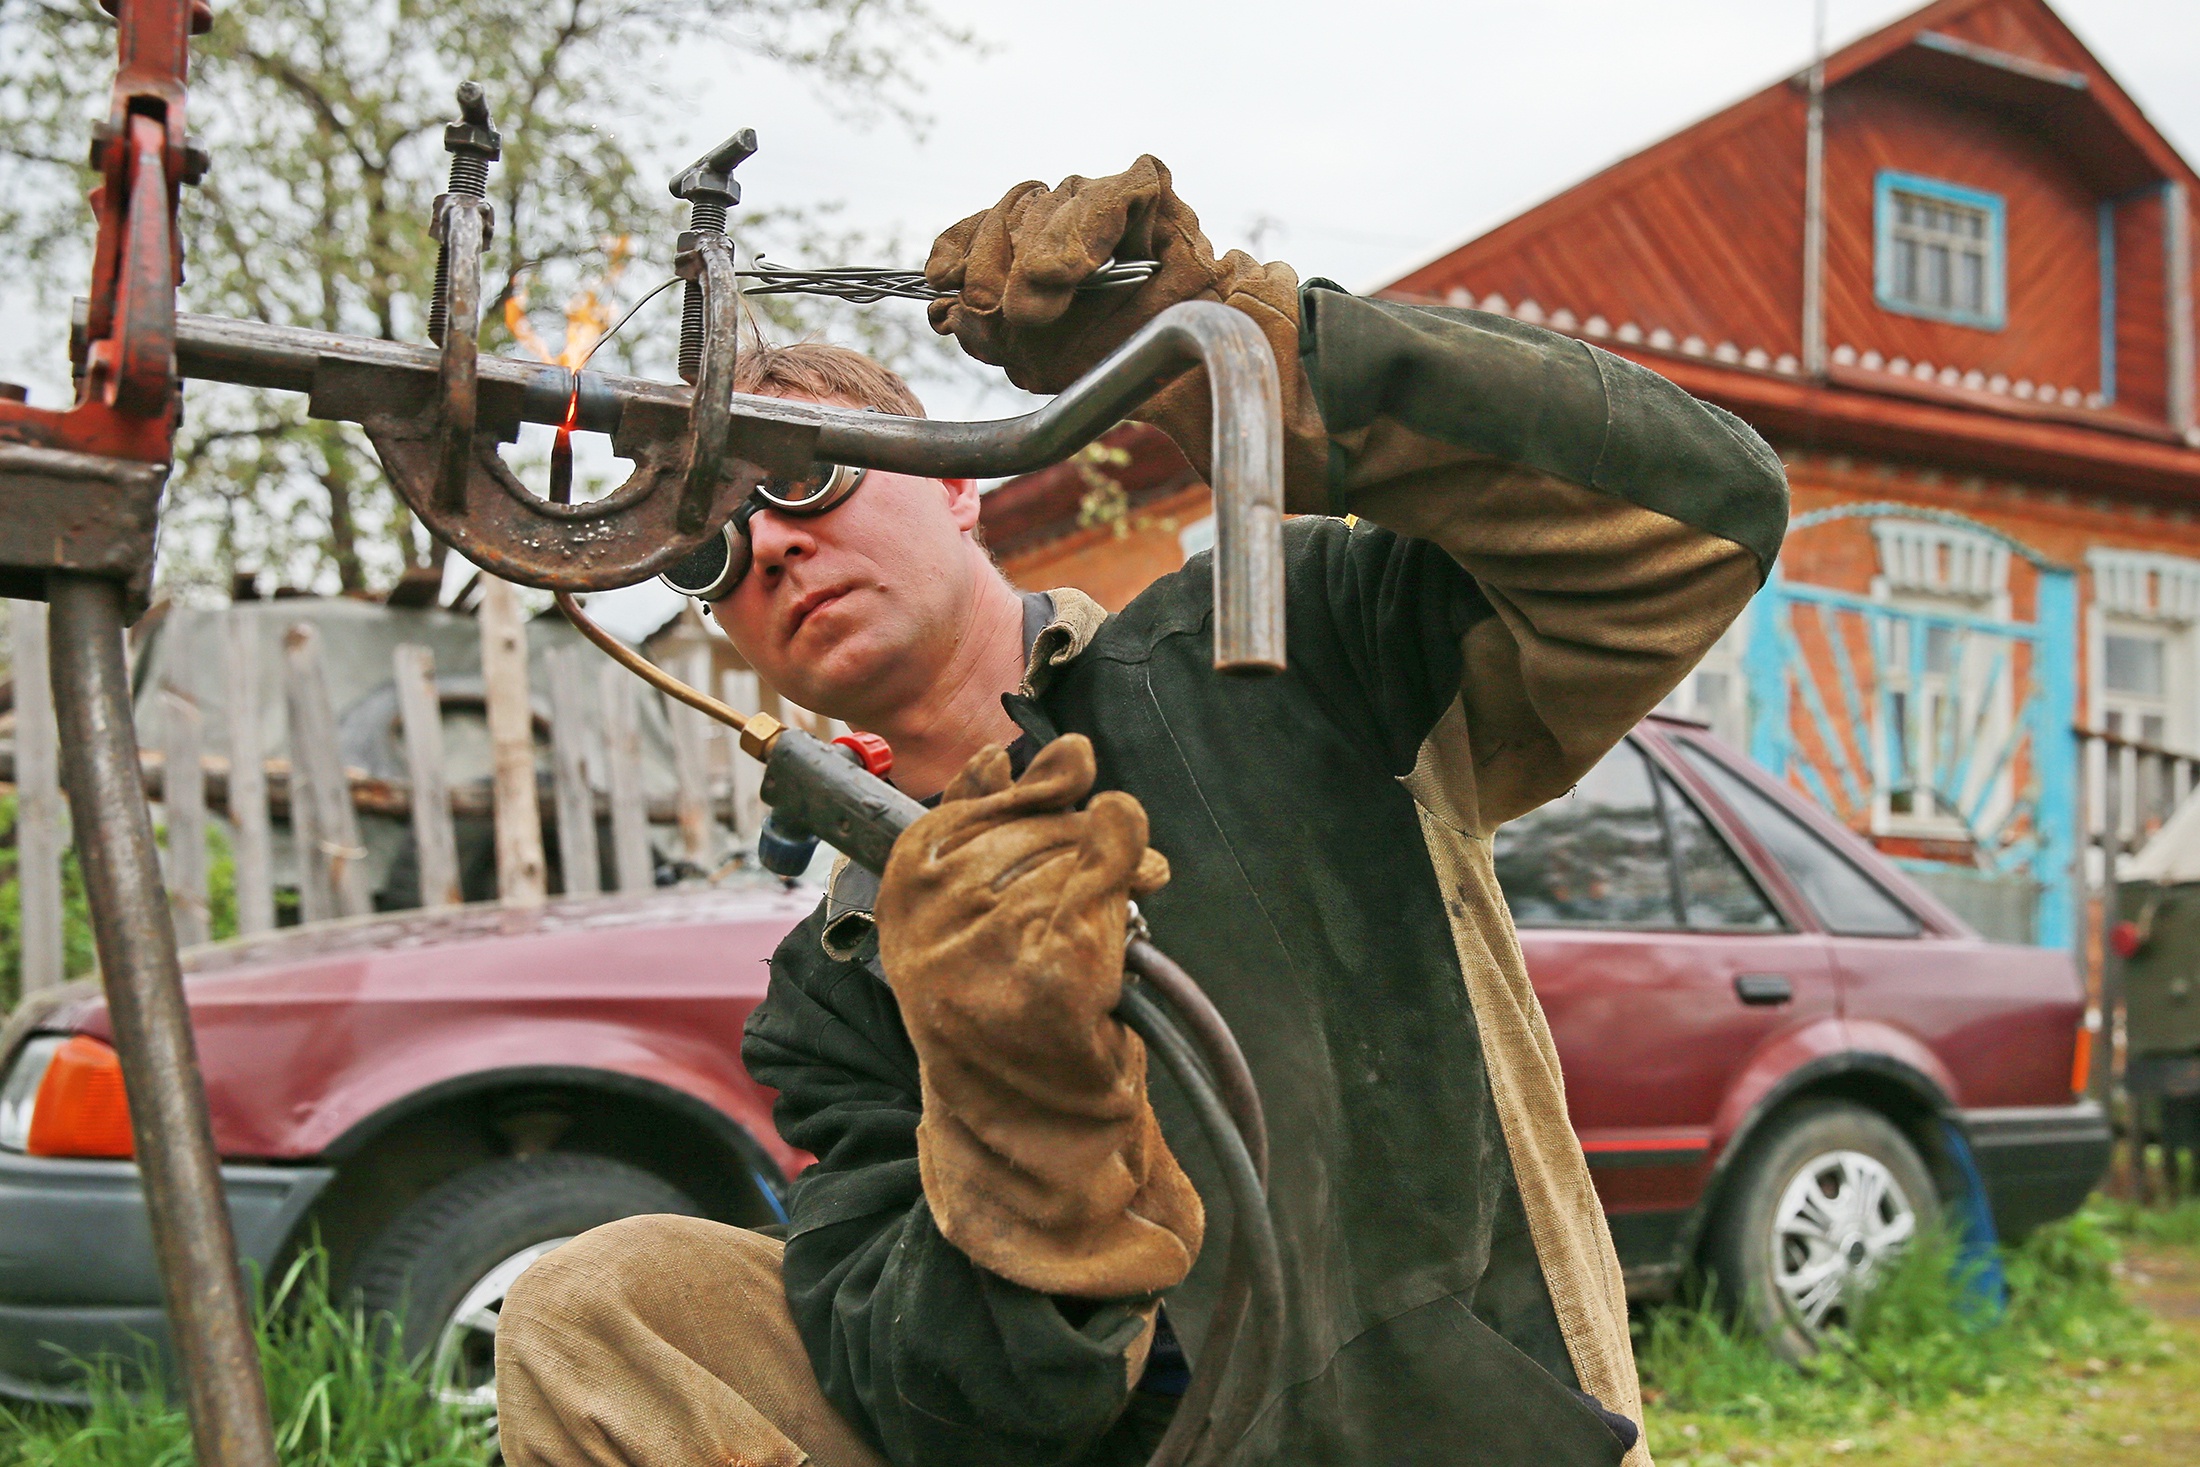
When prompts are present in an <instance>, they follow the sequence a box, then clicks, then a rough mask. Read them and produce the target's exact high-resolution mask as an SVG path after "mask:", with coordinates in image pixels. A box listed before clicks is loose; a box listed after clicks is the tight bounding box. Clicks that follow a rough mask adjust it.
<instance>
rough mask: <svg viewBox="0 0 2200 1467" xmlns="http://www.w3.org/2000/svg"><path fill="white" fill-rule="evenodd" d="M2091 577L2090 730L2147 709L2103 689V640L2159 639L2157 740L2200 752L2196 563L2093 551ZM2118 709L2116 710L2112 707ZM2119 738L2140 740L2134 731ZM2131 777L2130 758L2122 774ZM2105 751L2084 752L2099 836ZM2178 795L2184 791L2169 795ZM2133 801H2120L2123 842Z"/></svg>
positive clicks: (2134, 817) (2155, 554)
mask: <svg viewBox="0 0 2200 1467" xmlns="http://www.w3.org/2000/svg"><path fill="white" fill-rule="evenodd" d="M2085 561H2086V568H2087V569H2088V570H2089V571H2091V572H2092V580H2093V599H2092V601H2091V603H2090V604H2089V605H2088V606H2087V608H2086V679H2085V710H2086V711H2085V717H2084V722H2085V724H2086V726H2087V727H2089V728H2097V729H2101V730H2104V731H2105V730H2106V729H2107V728H2108V715H2109V713H2110V712H2111V711H2112V710H2113V711H2119V712H2126V713H2141V712H2144V711H2146V710H2144V709H2143V708H2141V707H2139V706H2138V705H2136V704H2132V703H2129V702H2127V701H2126V700H2125V699H2123V698H2121V697H2119V696H2118V695H2115V694H2112V693H2110V692H2109V690H2108V638H2109V636H2110V634H2111V633H2115V634H2118V635H2122V636H2140V637H2154V638H2159V639H2160V640H2161V642H2162V644H2163V651H2162V672H2163V698H2164V702H2165V703H2166V705H2167V707H2166V709H2165V710H2164V711H2165V713H2166V715H2167V718H2166V723H2167V727H2166V730H2165V732H2164V734H2163V742H2164V743H2165V744H2166V745H2167V746H2168V747H2169V748H2171V749H2192V748H2195V747H2200V630H2196V629H2200V559H2193V558H2191V557H2188V556H2182V555H2165V554H2163V553H2161V552H2159V551H2153V550H2121V549H2115V548H2110V547H2104V546H2095V547H2094V548H2092V549H2090V550H2088V551H2087V552H2086V556H2085ZM2119 704H2121V705H2123V706H2122V707H2118V706H2117V705H2119ZM2124 736H2125V737H2126V738H2136V737H2139V736H2140V735H2139V730H2138V729H2137V727H2136V725H2134V726H2132V727H2131V728H2130V729H2128V730H2127V731H2126V733H2125V735H2124ZM2135 771H2136V760H2133V761H2132V762H2131V764H2130V765H2129V766H2127V770H2126V773H2127V774H2132V773H2135ZM2107 779H2108V751H2107V748H2106V747H2105V746H2104V745H2102V744H2100V743H2099V742H2097V741H2094V742H2089V743H2088V745H2087V749H2086V768H2085V782H2086V811H2087V817H2086V824H2087V826H2088V833H2089V834H2091V835H2094V836H2099V835H2101V834H2102V833H2103V827H2104V825H2105V822H2106V820H2107V788H2108V785H2107ZM2175 793H2176V794H2178V795H2182V794H2183V793H2184V791H2182V790H2178V791H2176V792H2175ZM2138 821H2139V813H2138V808H2137V803H2136V802H2135V801H2129V800H2127V801H2125V802H2124V809H2123V811H2122V819H2121V820H2120V821H2119V822H2118V823H2119V824H2121V825H2122V826H2123V827H2124V829H2123V832H2122V833H2123V834H2124V835H2125V836H2127V837H2130V836H2134V835H2136V834H2137V832H2138Z"/></svg>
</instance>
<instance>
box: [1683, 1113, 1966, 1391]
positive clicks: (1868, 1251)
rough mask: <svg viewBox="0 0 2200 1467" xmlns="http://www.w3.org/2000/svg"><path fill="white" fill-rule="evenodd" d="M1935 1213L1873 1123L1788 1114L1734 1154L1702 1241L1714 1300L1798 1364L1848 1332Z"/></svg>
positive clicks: (1906, 1156) (1918, 1175)
mask: <svg viewBox="0 0 2200 1467" xmlns="http://www.w3.org/2000/svg"><path fill="white" fill-rule="evenodd" d="M1939 1217H1940V1197H1939V1194H1938V1193H1937V1192H1936V1191H1935V1190H1934V1188H1933V1181H1932V1175H1931V1173H1930V1172H1928V1171H1927V1170H1926V1168H1925V1162H1924V1159H1923V1158H1922V1157H1920V1156H1919V1155H1918V1154H1917V1148H1916V1147H1914V1146H1912V1145H1911V1144H1910V1143H1909V1141H1908V1140H1907V1139H1905V1138H1904V1136H1903V1135H1902V1133H1901V1132H1900V1131H1899V1130H1897V1129H1895V1127H1894V1125H1893V1124H1892V1123H1891V1122H1889V1121H1888V1120H1887V1119H1886V1118H1885V1117H1884V1116H1881V1115H1879V1114H1878V1113H1876V1112H1874V1111H1869V1110H1865V1109H1864V1108H1863V1107H1861V1106H1856V1105H1848V1104H1845V1103H1842V1102H1840V1101H1815V1102H1810V1103H1807V1104H1804V1105H1800V1106H1797V1107H1796V1108H1795V1109H1794V1110H1792V1111H1790V1112H1788V1113H1787V1114H1786V1115H1784V1116H1782V1117H1780V1118H1779V1119H1777V1120H1775V1121H1773V1122H1772V1123H1771V1125H1770V1126H1769V1127H1768V1128H1767V1130H1766V1133H1765V1134H1764V1135H1762V1136H1760V1137H1758V1138H1757V1139H1756V1140H1755V1141H1754V1142H1753V1143H1752V1144H1751V1146H1750V1149H1749V1152H1748V1154H1747V1155H1746V1156H1744V1157H1743V1158H1742V1161H1741V1163H1740V1165H1739V1166H1738V1167H1737V1169H1736V1172H1735V1175H1734V1177H1733V1178H1732V1180H1731V1181H1730V1182H1729V1184H1728V1185H1727V1188H1726V1191H1725V1194H1724V1196H1723V1198H1722V1200H1721V1202H1720V1205H1719V1210H1718V1212H1717V1214H1716V1215H1715V1217H1714V1219H1713V1221H1712V1225H1711V1230H1710V1232H1709V1234H1708V1236H1707V1237H1706V1239H1705V1249H1704V1251H1705V1262H1706V1263H1707V1264H1708V1265H1709V1268H1710V1271H1711V1274H1712V1277H1713V1279H1714V1281H1715V1287H1716V1288H1717V1290H1718V1296H1719V1298H1720V1299H1721V1300H1723V1301H1724V1302H1725V1304H1726V1306H1727V1307H1728V1308H1729V1309H1730V1310H1732V1311H1733V1313H1734V1314H1735V1316H1736V1317H1737V1318H1739V1319H1740V1320H1742V1321H1743V1322H1744V1323H1746V1324H1747V1325H1749V1326H1750V1327H1751V1328H1753V1329H1754V1330H1755V1331H1756V1332H1757V1333H1758V1334H1759V1335H1760V1336H1762V1337H1763V1339H1764V1341H1765V1343H1766V1344H1768V1345H1770V1346H1771V1347H1772V1349H1773V1351H1774V1352H1775V1353H1777V1354H1779V1355H1782V1356H1784V1357H1786V1358H1787V1359H1790V1360H1800V1359H1802V1358H1803V1357H1804V1356H1806V1355H1809V1354H1810V1353H1811V1352H1812V1351H1813V1350H1815V1349H1816V1348H1817V1347H1818V1342H1819V1340H1820V1339H1821V1338H1822V1337H1823V1335H1824V1334H1825V1333H1826V1331H1828V1330H1830V1329H1835V1328H1846V1327H1850V1326H1852V1325H1853V1324H1854V1322H1855V1308H1856V1305H1857V1303H1858V1301H1859V1300H1861V1299H1862V1298H1863V1295H1864V1293H1865V1291H1866V1290H1868V1289H1869V1288H1870V1287H1871V1285H1872V1283H1873V1281H1874V1280H1875V1279H1876V1278H1877V1277H1878V1276H1879V1275H1880V1274H1881V1273H1883V1272H1884V1271H1885V1270H1886V1269H1887V1268H1888V1267H1889V1266H1890V1265H1892V1264H1893V1262H1894V1261H1895V1259H1896V1258H1898V1257H1900V1256H1901V1254H1902V1250H1903V1249H1904V1248H1906V1247H1908V1246H1909V1243H1910V1240H1911V1239H1913V1238H1915V1237H1916V1236H1917V1235H1918V1234H1919V1233H1920V1232H1922V1231H1924V1230H1925V1229H1928V1228H1930V1227H1931V1226H1932V1225H1933V1224H1934V1223H1935V1222H1936V1221H1938V1219H1939Z"/></svg>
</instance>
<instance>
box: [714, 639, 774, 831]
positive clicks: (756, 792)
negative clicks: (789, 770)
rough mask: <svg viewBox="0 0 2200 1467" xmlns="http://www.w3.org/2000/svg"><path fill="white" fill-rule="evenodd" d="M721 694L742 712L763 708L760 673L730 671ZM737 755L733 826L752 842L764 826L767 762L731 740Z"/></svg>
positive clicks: (726, 701)
mask: <svg viewBox="0 0 2200 1467" xmlns="http://www.w3.org/2000/svg"><path fill="white" fill-rule="evenodd" d="M721 686H722V687H723V688H724V692H723V693H722V694H721V695H720V696H721V697H722V699H723V700H724V702H725V703H726V705H727V706H728V707H730V708H732V709H734V710H735V711H736V712H739V713H756V712H760V711H762V705H761V704H760V703H759V702H758V698H759V694H758V692H757V680H756V674H755V673H753V672H740V671H734V672H729V673H727V674H726V675H725V678H724V680H723V682H722V684H721ZM728 743H729V744H730V746H731V752H732V755H733V828H734V830H735V831H736V832H738V833H739V835H740V837H741V839H742V840H743V841H744V842H746V843H747V844H748V845H750V846H752V847H753V846H754V845H755V844H756V833H757V832H758V831H759V830H761V829H763V827H764V798H763V788H764V763H763V761H762V760H760V759H751V758H750V757H749V756H748V755H746V754H744V753H742V752H741V745H740V741H739V740H738V739H735V740H729V741H728Z"/></svg>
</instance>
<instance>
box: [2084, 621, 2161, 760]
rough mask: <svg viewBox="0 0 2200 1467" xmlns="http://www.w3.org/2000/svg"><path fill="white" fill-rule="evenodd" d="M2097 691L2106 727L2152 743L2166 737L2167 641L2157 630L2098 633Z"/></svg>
mask: <svg viewBox="0 0 2200 1467" xmlns="http://www.w3.org/2000/svg"><path fill="white" fill-rule="evenodd" d="M2101 692H2102V694H2103V696H2102V700H2101V701H2102V705H2103V706H2102V712H2103V713H2104V714H2105V716H2106V718H2107V722H2108V731H2109V732H2110V733H2112V734H2120V735H2122V736H2123V737H2125V738H2127V739H2137V740H2138V741H2139V742H2140V743H2142V744H2152V745H2154V746H2155V747H2156V748H2160V747H2162V746H2163V745H2164V744H2167V743H2168V742H2169V647H2168V644H2167V642H2166V640H2165V639H2164V637H2163V636H2162V634H2161V633H2160V632H2141V631H2127V632H2109V633H2106V634H2105V635H2104V636H2103V637H2102V638H2101Z"/></svg>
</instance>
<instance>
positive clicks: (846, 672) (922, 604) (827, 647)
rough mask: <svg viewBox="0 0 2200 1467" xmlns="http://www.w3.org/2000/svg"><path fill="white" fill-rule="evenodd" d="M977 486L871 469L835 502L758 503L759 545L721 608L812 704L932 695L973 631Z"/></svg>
mask: <svg viewBox="0 0 2200 1467" xmlns="http://www.w3.org/2000/svg"><path fill="white" fill-rule="evenodd" d="M977 523H978V493H977V487H976V485H975V484H973V483H972V482H971V481H969V480H967V479H952V480H941V479H919V478H914V477H912V476H910V475H907V474H889V473H884V472H882V471H879V470H876V469H874V470H872V471H871V472H870V473H869V474H868V475H867V476H866V477H865V478H864V481H863V483H862V485H861V486H860V487H859V488H857V490H856V491H855V493H853V494H851V495H850V496H849V497H848V498H846V499H844V500H842V501H841V502H840V503H839V504H838V505H836V506H834V507H833V508H832V509H830V510H827V511H826V512H825V513H824V514H821V515H814V516H809V517H802V516H796V515H786V514H781V513H779V512H778V511H777V510H773V509H762V510H759V511H758V512H757V513H756V514H755V515H754V516H753V517H752V518H751V519H750V520H749V540H750V545H751V547H752V551H753V558H752V560H751V562H750V565H749V572H748V574H747V575H746V576H743V577H742V579H741V584H740V585H738V586H736V587H734V589H733V594H732V595H730V596H727V597H726V598H725V599H724V600H722V601H718V602H716V603H714V604H713V606H712V608H711V609H712V611H713V613H714V614H715V615H716V616H717V618H718V623H719V625H720V626H722V627H724V628H725V629H726V635H727V636H729V637H731V638H732V639H733V644H734V646H735V647H737V648H739V649H740V652H741V655H742V656H743V657H745V658H746V659H748V662H749V665H750V666H752V667H754V668H755V669H756V670H757V671H758V672H760V673H762V674H763V675H764V677H765V679H766V680H767V681H768V682H770V683H771V685H772V686H773V687H775V688H778V689H779V690H780V691H781V692H783V693H785V694H786V695H787V696H788V697H790V698H792V699H793V700H794V701H795V702H797V703H799V704H801V705H802V706H803V707H805V708H808V709H811V710H813V711H815V712H818V713H823V714H827V715H829V716H832V717H838V718H844V719H850V720H851V721H854V720H856V719H861V718H864V717H866V716H872V717H875V716H876V715H877V714H878V712H880V711H881V710H884V709H890V708H893V707H895V706H897V705H899V704H900V703H902V702H904V701H908V700H914V699H915V698H917V697H920V696H922V694H923V692H924V691H925V690H926V689H927V688H928V687H930V686H931V685H932V684H933V682H934V679H935V675H936V674H937V672H938V670H939V669H940V668H941V667H943V666H944V665H945V663H946V661H947V659H948V658H950V657H951V656H952V655H953V654H954V652H955V650H956V648H957V647H958V645H959V644H960V642H961V640H962V638H963V636H964V635H965V633H966V630H967V627H968V624H969V622H970V619H971V616H972V613H973V609H974V607H975V605H976V596H977V586H976V581H975V577H976V574H977V572H978V570H979V569H980V568H981V567H983V566H984V565H985V560H984V552H983V551H982V550H980V549H979V548H978V547H977V546H976V544H975V543H974V542H973V541H972V539H971V538H970V532H971V531H972V530H973V529H974V528H975V527H976V525H977Z"/></svg>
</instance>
